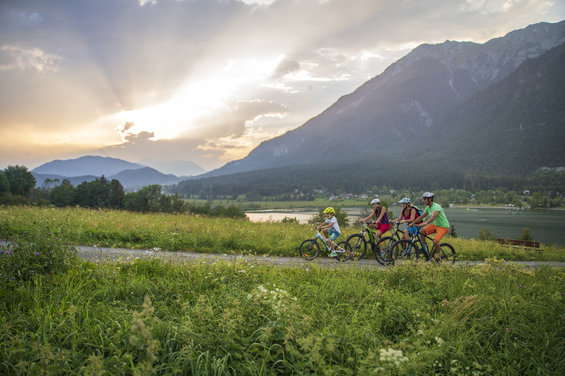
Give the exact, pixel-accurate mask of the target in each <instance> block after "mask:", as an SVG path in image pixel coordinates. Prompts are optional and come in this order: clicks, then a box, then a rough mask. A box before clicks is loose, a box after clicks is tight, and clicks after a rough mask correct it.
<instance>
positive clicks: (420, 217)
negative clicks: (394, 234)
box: [408, 212, 428, 226]
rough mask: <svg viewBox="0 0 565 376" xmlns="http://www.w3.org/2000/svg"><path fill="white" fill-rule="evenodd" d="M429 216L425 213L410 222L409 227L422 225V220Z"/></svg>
mask: <svg viewBox="0 0 565 376" xmlns="http://www.w3.org/2000/svg"><path fill="white" fill-rule="evenodd" d="M427 215H428V213H425V212H424V213H422V215H421V216H419V217H418V218H416V219H415V220H414V221H412V222H410V223H409V224H408V226H414V224H416V223H421V222H422V220H423V219H424V218H426V216H427Z"/></svg>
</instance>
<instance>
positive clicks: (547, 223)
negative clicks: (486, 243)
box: [246, 207, 565, 245]
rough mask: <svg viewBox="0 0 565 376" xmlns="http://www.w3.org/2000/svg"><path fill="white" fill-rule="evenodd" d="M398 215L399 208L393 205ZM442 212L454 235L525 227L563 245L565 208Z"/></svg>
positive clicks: (276, 217)
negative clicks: (453, 227) (486, 229)
mask: <svg viewBox="0 0 565 376" xmlns="http://www.w3.org/2000/svg"><path fill="white" fill-rule="evenodd" d="M343 210H344V211H345V212H346V213H347V214H348V216H349V219H350V222H353V220H356V219H358V218H360V217H361V208H347V207H344V208H343ZM391 210H392V212H393V213H394V214H395V215H397V213H398V212H399V210H400V208H399V207H393V208H392V209H391ZM444 210H445V214H446V215H447V218H448V219H449V222H450V223H451V225H453V226H455V231H456V233H457V236H459V237H461V238H468V239H472V238H476V237H478V235H479V231H480V230H481V229H483V228H488V229H489V231H490V233H491V234H492V236H493V237H494V238H511V239H520V238H521V236H522V231H523V229H524V228H526V227H527V228H529V229H530V231H531V234H532V237H533V238H534V240H536V241H539V242H542V243H546V244H561V245H563V244H565V210H556V209H553V210H545V209H535V210H507V209H503V208H463V207H454V208H446V209H444ZM246 214H247V216H248V217H249V219H250V220H251V221H252V222H263V221H269V220H271V221H281V220H282V219H283V218H284V217H289V218H296V219H297V220H298V222H300V223H307V222H308V220H309V219H310V218H311V217H312V216H313V215H315V214H317V212H315V211H306V210H299V209H296V210H257V211H250V212H246Z"/></svg>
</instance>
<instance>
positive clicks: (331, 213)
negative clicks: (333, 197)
mask: <svg viewBox="0 0 565 376" xmlns="http://www.w3.org/2000/svg"><path fill="white" fill-rule="evenodd" d="M324 214H325V215H326V221H325V222H324V223H322V224H321V225H319V226H318V227H317V229H319V230H322V232H323V233H324V236H325V237H326V238H328V243H330V247H331V250H332V252H331V253H330V254H329V255H328V257H336V256H337V252H336V251H335V239H336V238H337V237H338V236H340V235H341V233H340V231H339V224H338V223H337V218H336V217H335V209H334V208H332V207H331V206H328V207H327V208H325V209H324Z"/></svg>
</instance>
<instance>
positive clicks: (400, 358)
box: [379, 347, 408, 367]
mask: <svg viewBox="0 0 565 376" xmlns="http://www.w3.org/2000/svg"><path fill="white" fill-rule="evenodd" d="M379 360H380V361H381V362H382V363H391V364H394V365H395V366H396V367H398V366H400V364H402V363H404V362H407V361H408V357H406V356H404V354H403V353H402V350H395V349H392V348H390V347H389V348H388V349H380V350H379Z"/></svg>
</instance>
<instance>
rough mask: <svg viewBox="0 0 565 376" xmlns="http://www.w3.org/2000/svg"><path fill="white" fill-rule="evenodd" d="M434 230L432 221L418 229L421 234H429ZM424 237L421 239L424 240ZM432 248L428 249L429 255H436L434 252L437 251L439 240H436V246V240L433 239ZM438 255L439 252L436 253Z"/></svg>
mask: <svg viewBox="0 0 565 376" xmlns="http://www.w3.org/2000/svg"><path fill="white" fill-rule="evenodd" d="M435 232H436V226H435V225H434V224H433V223H430V224H429V225H427V226H425V227H422V228H421V229H420V234H422V235H431V234H433V233H435ZM425 240H426V239H425V238H422V241H423V242H425ZM433 243H434V244H433V249H430V257H436V256H435V254H436V252H439V242H438V246H437V248H436V241H435V240H434V241H433ZM438 256H439V254H438Z"/></svg>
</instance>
